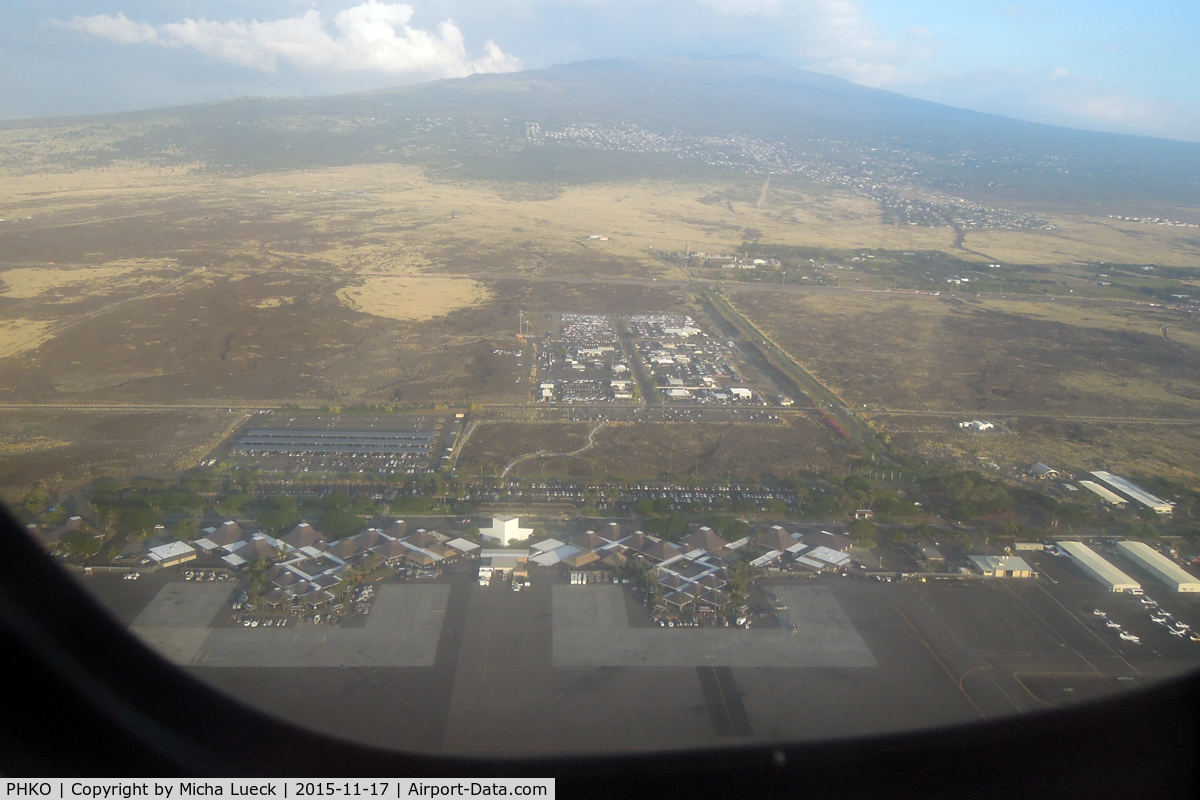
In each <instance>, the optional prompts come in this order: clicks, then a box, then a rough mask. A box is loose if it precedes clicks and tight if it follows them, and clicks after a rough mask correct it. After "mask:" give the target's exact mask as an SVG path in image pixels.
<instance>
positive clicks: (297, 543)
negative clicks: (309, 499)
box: [280, 522, 325, 550]
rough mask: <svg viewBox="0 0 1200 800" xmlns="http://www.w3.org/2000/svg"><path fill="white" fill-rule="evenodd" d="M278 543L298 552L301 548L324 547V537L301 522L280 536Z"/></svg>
mask: <svg viewBox="0 0 1200 800" xmlns="http://www.w3.org/2000/svg"><path fill="white" fill-rule="evenodd" d="M280 541H282V542H283V543H284V544H287V545H289V546H291V547H294V548H296V549H297V550H299V549H300V548H302V547H313V546H316V545H324V544H325V535H324V534H323V533H321V532H320V531H318V530H317V529H316V528H314V527H313V526H312V525H309V524H308V523H307V522H301V523H300V524H299V525H297V526H296V527H294V528H292V529H291V530H290V531H288V532H287V533H285V534H284V535H283V536H281V537H280Z"/></svg>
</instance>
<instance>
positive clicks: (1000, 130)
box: [5, 58, 1200, 209]
mask: <svg viewBox="0 0 1200 800" xmlns="http://www.w3.org/2000/svg"><path fill="white" fill-rule="evenodd" d="M37 124H38V125H42V126H50V127H53V126H57V127H63V126H67V127H70V126H79V125H84V126H90V127H91V128H93V129H95V130H98V131H107V132H108V133H107V134H106V135H103V136H101V137H100V138H101V139H102V140H103V143H102V144H100V145H97V146H93V147H90V148H87V147H84V148H80V149H78V150H76V151H73V152H69V153H65V154H63V155H62V156H61V157H60V158H59V161H61V162H62V163H63V164H65V165H81V164H87V163H103V162H104V161H108V160H112V159H119V158H136V159H152V160H156V161H160V162H164V161H167V162H169V161H174V162H188V161H196V160H199V161H202V162H204V163H206V164H208V165H210V166H215V167H233V168H240V169H273V168H291V167H313V166H322V165H336V164H346V163H355V162H376V161H410V162H418V163H425V164H430V165H435V166H436V165H455V166H457V167H461V168H465V170H466V173H467V174H471V175H475V176H481V177H503V178H509V179H529V180H559V181H572V180H591V179H598V178H608V177H619V176H623V175H629V174H638V173H639V171H648V172H650V173H654V174H672V173H675V172H679V171H681V170H682V171H684V172H686V171H687V170H688V169H690V168H691V167H692V166H694V164H693V163H692V162H696V163H702V164H706V165H707V166H709V167H719V168H735V169H738V168H741V169H750V170H752V171H797V172H800V173H802V174H808V175H809V176H810V177H816V178H818V179H823V180H832V181H834V182H841V183H843V184H851V183H857V184H862V185H864V186H866V185H871V184H875V185H879V186H886V187H888V188H890V189H899V188H902V187H904V186H917V187H920V188H923V189H929V190H936V191H942V192H948V193H952V194H955V195H956V196H961V197H968V198H972V199H976V200H980V201H982V202H987V201H989V200H990V201H995V202H1005V201H1012V202H1031V203H1038V204H1053V203H1058V202H1071V203H1083V204H1086V205H1091V206H1094V205H1101V206H1103V205H1105V204H1108V205H1111V204H1113V203H1127V204H1128V203H1132V204H1136V205H1138V206H1139V207H1155V206H1156V204H1157V205H1161V206H1162V207H1163V208H1164V209H1165V208H1169V207H1173V206H1200V145H1197V144H1193V143H1186V142H1174V141H1168V140H1161V139H1150V138H1146V137H1137V136H1124V135H1117V134H1107V133H1092V132H1086V131H1078V130H1072V129H1067V128H1057V127H1053V126H1048V125H1040V124H1035V123H1028V122H1021V121H1017V120H1012V119H1007V118H1004V117H998V116H993V115H987V114H981V113H977V112H972V111H965V110H962V109H956V108H951V107H949V106H943V105H939V104H936V103H931V102H926V101H922V100H915V99H912V98H909V97H905V96H903V95H899V94H895V93H892V92H886V91H881V90H878V89H871V88H868V87H864V86H859V85H856V84H853V83H849V82H847V81H843V80H840V79H837V78H831V77H828V76H825V75H819V74H816V73H812V72H806V71H803V70H796V69H790V68H786V67H781V66H778V65H775V64H771V63H769V62H765V61H762V60H758V59H753V58H723V59H717V58H673V59H612V60H605V61H588V62H580V63H575V64H567V65H562V66H555V67H550V68H548V69H543V70H532V71H527V72H521V73H512V74H505V75H476V76H472V77H469V78H463V79H457V80H445V81H436V82H433V83H427V84H420V85H416V86H408V87H402V88H398V89H390V90H383V91H377V92H371V93H365V94H355V95H341V96H334V97H312V98H276V99H261V98H253V99H238V100H231V101H227V102H222V103H212V104H205V105H198V106H188V107H182V108H173V109H164V110H161V111H152V112H142V113H137V114H124V115H112V116H109V117H100V118H90V119H86V120H84V119H79V120H56V121H53V122H49V121H44V122H39V123H37ZM8 127H9V128H13V127H18V126H16V125H15V124H12V123H10V124H9V126H8ZM739 137H740V140H739ZM735 140H739V141H735ZM722 147H725V148H726V149H729V147H733V148H735V149H736V148H737V147H741V148H742V152H741V153H740V154H735V155H730V154H729V153H727V152H725V150H722V149H721V148H722ZM764 148H767V149H770V148H776V149H777V151H778V152H775V153H774V154H773V155H771V156H770V157H765V158H764V157H759V156H757V155H748V153H749V152H750V151H758V152H760V154H761V152H765V151H764ZM597 151H599V152H597ZM601 153H602V154H603V155H601ZM713 153H718V155H715V156H714V155H713ZM680 156H682V158H681V157H680ZM17 161H19V159H14V157H13V156H11V154H10V156H9V157H7V158H6V159H5V165H6V166H9V167H18V166H20V164H19V163H16V162H17ZM750 162H753V163H750ZM796 165H805V166H803V168H799V167H797V166H796ZM793 168H795V169H793Z"/></svg>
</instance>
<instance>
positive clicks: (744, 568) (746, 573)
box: [729, 561, 759, 606]
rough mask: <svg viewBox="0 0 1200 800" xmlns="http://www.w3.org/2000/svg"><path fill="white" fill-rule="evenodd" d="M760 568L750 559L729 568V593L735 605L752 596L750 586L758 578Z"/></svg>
mask: <svg viewBox="0 0 1200 800" xmlns="http://www.w3.org/2000/svg"><path fill="white" fill-rule="evenodd" d="M758 574H759V571H758V568H757V567H754V566H752V565H751V564H750V562H749V561H738V562H737V563H735V564H734V565H733V566H732V567H730V569H729V595H730V599H731V601H732V602H733V604H734V605H735V606H739V605H741V604H742V603H745V602H746V598H748V597H749V596H750V587H751V586H752V585H753V584H754V581H755V579H756V578H758Z"/></svg>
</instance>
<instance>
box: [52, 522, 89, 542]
mask: <svg viewBox="0 0 1200 800" xmlns="http://www.w3.org/2000/svg"><path fill="white" fill-rule="evenodd" d="M81 528H83V517H71V518H69V519H68V520H67V521H66V522H64V523H63V524H62V525H59V526H58V527H57V528H55V529H54V530H52V531H50V533H48V534H46V535H47V536H49V537H50V538H51V539H53V540H54V541H56V542H58V541H62V537H64V536H66V535H67V534H68V533H71V532H72V531H77V530H80V529H81Z"/></svg>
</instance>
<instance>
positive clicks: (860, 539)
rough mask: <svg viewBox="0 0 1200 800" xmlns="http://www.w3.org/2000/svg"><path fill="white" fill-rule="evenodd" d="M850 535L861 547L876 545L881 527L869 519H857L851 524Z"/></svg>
mask: <svg viewBox="0 0 1200 800" xmlns="http://www.w3.org/2000/svg"><path fill="white" fill-rule="evenodd" d="M849 530H850V535H851V536H852V537H853V538H854V543H855V544H856V545H858V546H859V547H874V546H875V536H876V534H877V533H878V532H879V528H878V527H877V526H876V525H875V523H874V522H872V521H871V520H869V519H857V520H855V521H854V522H852V523H851V524H850V528H849Z"/></svg>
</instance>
